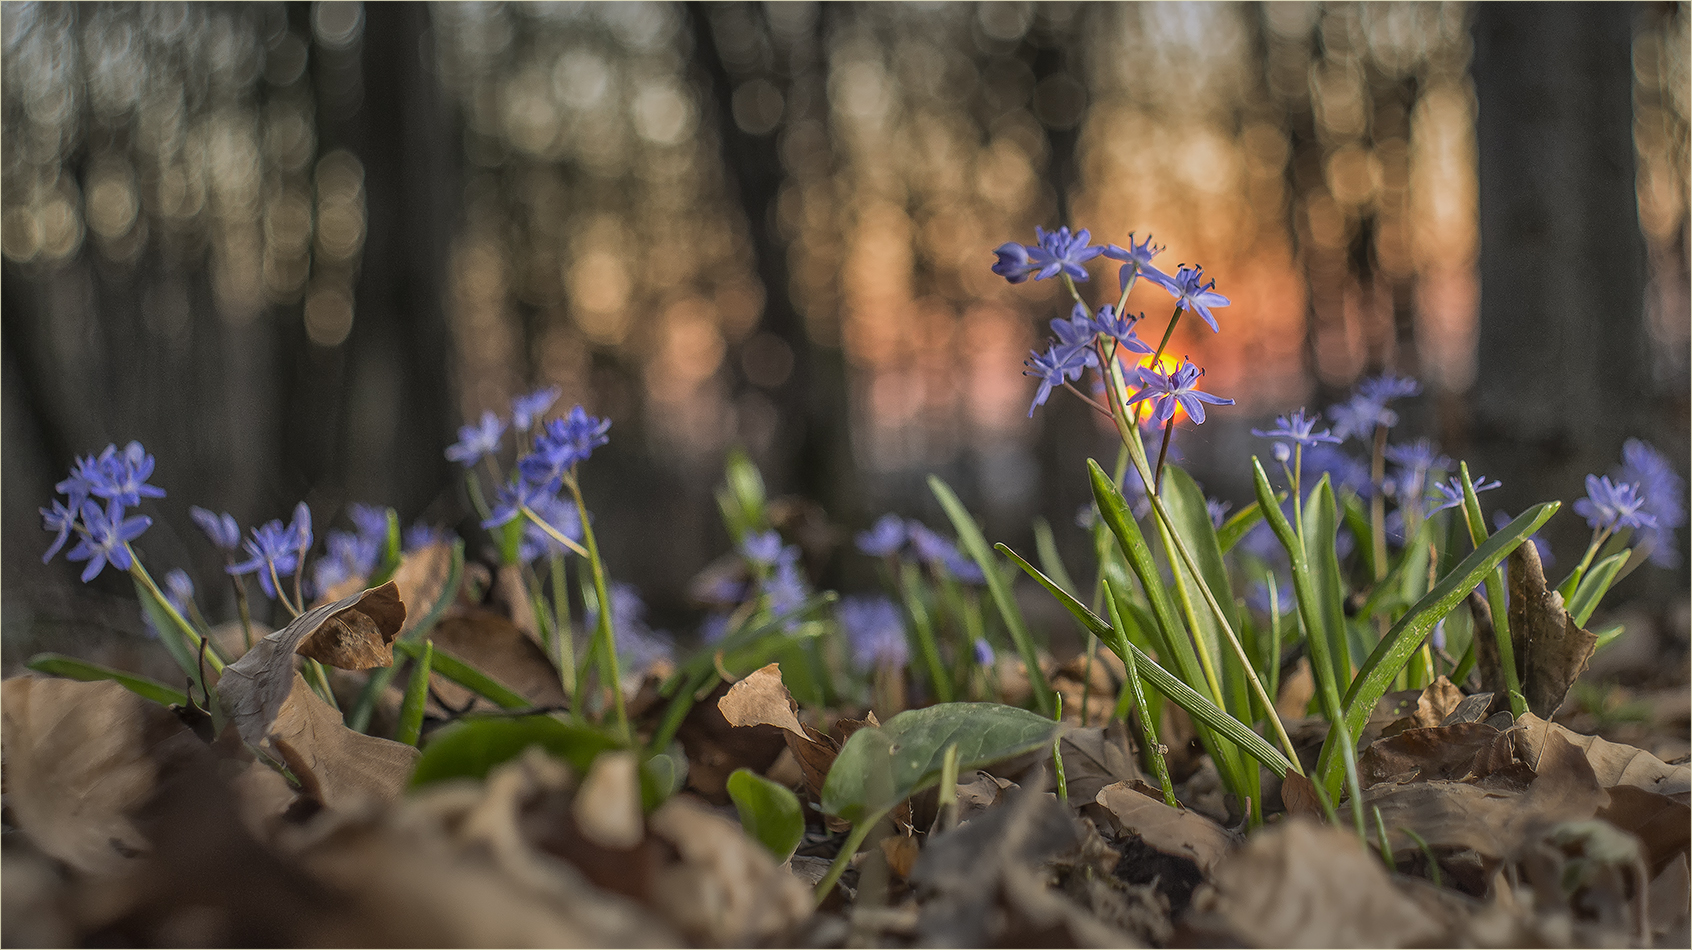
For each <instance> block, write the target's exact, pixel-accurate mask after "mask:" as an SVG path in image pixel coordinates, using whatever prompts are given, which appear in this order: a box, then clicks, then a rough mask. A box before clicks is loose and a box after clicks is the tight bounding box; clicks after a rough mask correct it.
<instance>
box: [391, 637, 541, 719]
mask: <svg viewBox="0 0 1692 950" xmlns="http://www.w3.org/2000/svg"><path fill="white" fill-rule="evenodd" d="M394 649H396V650H398V651H399V652H401V653H404V654H405V655H406V656H408V657H410V658H411V659H413V660H421V659H422V657H423V646H422V645H421V644H419V643H417V642H416V641H415V640H395V641H394ZM429 665H430V667H431V669H432V670H433V671H434V672H436V673H439V674H441V675H442V676H444V677H446V678H447V679H449V680H452V681H453V682H454V683H457V684H458V685H460V686H462V687H464V688H465V689H467V690H469V691H471V692H472V693H475V694H476V695H478V696H481V697H483V698H485V699H488V700H490V701H492V702H493V704H494V705H496V706H498V707H499V708H501V709H528V708H530V707H531V706H533V705H534V703H531V702H529V700H528V699H527V697H524V696H523V695H521V694H519V693H518V692H516V691H515V690H513V689H511V688H510V687H508V686H506V685H505V684H503V683H501V682H499V681H498V680H496V679H494V678H493V677H491V676H489V675H488V674H486V673H483V672H482V671H481V670H478V669H476V668H475V667H474V666H471V665H470V664H468V663H466V662H464V661H463V660H460V659H459V658H457V657H455V656H453V655H452V654H450V653H440V652H436V653H434V654H433V655H432V656H431V658H430V660H429ZM389 669H392V667H389Z"/></svg>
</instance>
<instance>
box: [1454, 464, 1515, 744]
mask: <svg viewBox="0 0 1692 950" xmlns="http://www.w3.org/2000/svg"><path fill="white" fill-rule="evenodd" d="M1457 471H1458V474H1459V475H1460V476H1461V478H1462V480H1463V514H1464V519H1463V521H1464V524H1466V525H1467V526H1468V528H1469V540H1470V541H1471V542H1472V543H1473V544H1474V546H1475V548H1476V549H1477V550H1478V549H1479V548H1480V546H1481V545H1482V544H1485V543H1486V539H1487V531H1486V522H1485V521H1484V520H1482V518H1481V510H1480V501H1479V500H1478V499H1477V498H1476V497H1475V486H1474V482H1472V481H1471V480H1470V479H1469V463H1467V462H1459V463H1458V465H1457ZM1529 543H1531V542H1529ZM1506 564H1507V562H1500V563H1499V565H1498V567H1497V568H1495V569H1494V570H1493V574H1492V577H1491V579H1489V580H1488V581H1487V582H1486V600H1487V606H1488V607H1490V608H1492V633H1493V637H1494V638H1495V639H1496V640H1497V643H1498V665H1499V666H1500V667H1502V668H1503V670H1502V672H1503V674H1504V688H1505V690H1506V692H1507V693H1508V694H1509V698H1510V714H1511V715H1513V716H1515V717H1516V718H1518V719H1520V718H1521V717H1522V716H1523V715H1524V714H1525V713H1526V712H1527V711H1528V706H1527V698H1526V697H1525V696H1523V695H1522V681H1521V677H1520V676H1518V675H1517V673H1516V645H1515V643H1514V641H1512V640H1511V638H1510V619H1509V616H1508V615H1507V610H1508V608H1507V606H1506V604H1505V603H1504V592H1505V591H1506V590H1508V589H1509V587H1508V583H1509V569H1508V567H1507V566H1506Z"/></svg>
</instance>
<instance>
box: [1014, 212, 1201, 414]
mask: <svg viewBox="0 0 1692 950" xmlns="http://www.w3.org/2000/svg"><path fill="white" fill-rule="evenodd" d="M1034 233H1035V237H1036V243H1034V244H1018V243H1016V242H1014V241H1011V242H1008V243H1005V244H1001V245H999V247H997V248H996V249H994V251H993V253H994V254H996V255H998V258H999V260H998V262H997V263H995V264H994V265H993V268H992V269H993V273H995V274H998V275H999V276H1001V277H1003V278H1005V279H1006V280H1008V281H1010V282H1011V283H1013V284H1020V283H1022V282H1023V281H1025V280H1027V279H1029V278H1030V277H1032V278H1033V279H1034V280H1044V279H1046V278H1049V277H1059V276H1061V277H1063V278H1064V279H1065V280H1066V281H1069V282H1070V289H1071V292H1072V293H1073V292H1074V282H1075V281H1085V280H1087V269H1086V268H1085V267H1084V266H1083V265H1084V264H1086V263H1087V262H1088V261H1090V260H1092V259H1094V258H1096V257H1098V256H1100V255H1103V256H1105V257H1108V258H1111V259H1113V260H1119V261H1122V262H1123V264H1122V268H1121V269H1120V270H1119V271H1118V283H1119V285H1120V289H1121V292H1122V298H1121V300H1119V301H1118V302H1117V303H1115V304H1104V305H1103V306H1100V307H1099V308H1098V309H1097V310H1096V311H1095V310H1092V309H1090V308H1088V306H1087V305H1086V304H1085V303H1083V302H1082V301H1081V300H1080V298H1079V296H1077V297H1076V302H1075V306H1074V308H1073V309H1072V310H1071V312H1070V315H1069V317H1068V318H1067V319H1064V318H1058V319H1054V320H1053V321H1052V322H1051V327H1052V333H1053V338H1052V339H1051V340H1049V341H1048V342H1047V344H1046V349H1045V351H1044V352H1041V351H1039V350H1034V351H1032V352H1031V353H1030V354H1029V359H1028V360H1026V361H1024V365H1026V366H1027V367H1028V369H1027V370H1025V371H1024V375H1026V376H1033V377H1034V378H1036V379H1037V380H1039V385H1038V387H1036V389H1035V391H1034V401H1033V402H1032V403H1030V404H1029V406H1028V415H1029V416H1030V417H1032V416H1033V415H1034V410H1035V409H1036V408H1037V407H1039V406H1043V405H1045V404H1046V400H1047V399H1048V398H1050V397H1051V394H1052V390H1053V389H1055V388H1057V387H1059V386H1069V385H1071V384H1072V383H1074V382H1076V381H1077V380H1079V379H1080V378H1081V375H1082V373H1083V372H1085V371H1086V370H1088V369H1095V370H1101V372H1102V370H1103V366H1104V364H1102V363H1101V362H1100V360H1101V359H1105V360H1112V359H1116V358H1117V357H1118V355H1119V354H1122V353H1123V352H1124V351H1126V352H1127V353H1134V354H1140V355H1147V354H1153V353H1155V352H1156V351H1154V350H1153V348H1152V347H1150V346H1148V345H1146V343H1145V341H1143V340H1141V339H1140V337H1139V335H1138V334H1137V333H1136V332H1135V330H1134V327H1135V325H1136V324H1137V323H1139V322H1140V321H1141V320H1143V319H1145V314H1143V313H1142V314H1139V315H1138V316H1128V315H1127V314H1123V313H1118V312H1117V311H1118V308H1120V307H1121V305H1122V302H1123V301H1125V300H1127V296H1128V290H1129V288H1130V287H1132V286H1133V284H1134V281H1135V280H1137V279H1138V278H1140V277H1144V278H1146V279H1147V280H1149V281H1151V282H1152V283H1154V284H1156V285H1157V286H1159V287H1162V288H1163V289H1164V290H1166V291H1168V292H1169V294H1170V295H1171V296H1173V297H1174V298H1175V317H1174V318H1172V319H1179V317H1180V315H1181V314H1182V313H1185V312H1189V311H1190V312H1192V313H1196V314H1198V316H1199V318H1200V319H1202V320H1203V321H1204V322H1205V323H1206V324H1207V325H1208V326H1209V327H1210V329H1211V331H1212V332H1219V327H1218V326H1217V324H1216V315H1215V313H1213V312H1212V308H1214V307H1226V306H1228V303H1229V301H1228V298H1227V297H1224V296H1223V295H1221V294H1219V293H1217V292H1216V289H1215V288H1216V281H1214V280H1211V281H1206V280H1205V279H1204V269H1203V268H1202V267H1187V266H1186V265H1182V266H1181V267H1180V268H1178V269H1177V270H1176V272H1175V275H1174V276H1173V277H1171V276H1170V275H1168V274H1165V273H1164V272H1163V271H1161V270H1159V269H1158V268H1157V267H1156V266H1154V265H1153V264H1152V258H1154V257H1156V256H1157V255H1158V254H1159V253H1160V252H1161V251H1162V250H1163V248H1161V247H1157V246H1154V245H1153V244H1152V242H1151V237H1150V236H1148V237H1147V238H1146V239H1145V240H1144V241H1142V242H1140V243H1139V244H1136V243H1134V236H1133V235H1132V234H1130V235H1129V236H1128V246H1127V247H1126V248H1124V247H1119V246H1117V245H1115V244H1109V245H1105V246H1103V247H1097V246H1094V245H1092V244H1091V240H1092V235H1091V234H1090V233H1089V232H1088V231H1087V229H1085V228H1083V229H1081V230H1080V231H1077V232H1075V233H1074V234H1071V233H1070V231H1069V229H1068V228H1058V229H1057V230H1056V231H1047V230H1045V229H1043V228H1035V229H1034ZM1106 342H1108V343H1109V344H1110V345H1109V348H1108V349H1106V348H1105V345H1104V344H1105V343H1106ZM1203 375H1204V371H1203V370H1201V369H1199V368H1198V367H1196V366H1194V365H1193V364H1192V363H1191V362H1188V361H1185V360H1183V361H1182V363H1181V365H1180V366H1178V367H1176V368H1174V369H1172V370H1168V371H1163V370H1160V369H1159V368H1158V367H1156V366H1133V367H1129V368H1126V369H1125V370H1124V372H1123V380H1124V382H1125V383H1127V384H1128V385H1129V386H1132V387H1135V388H1136V389H1137V391H1136V392H1135V393H1134V395H1133V396H1132V397H1130V398H1128V399H1127V400H1126V402H1127V404H1128V405H1135V404H1137V403H1139V402H1141V401H1145V400H1149V401H1150V405H1151V407H1152V420H1153V422H1154V423H1155V424H1157V425H1166V424H1167V423H1169V422H1170V420H1171V419H1173V418H1174V415H1175V409H1176V406H1180V407H1181V408H1183V409H1185V410H1186V412H1187V415H1189V416H1190V417H1191V418H1192V420H1193V422H1194V423H1202V422H1204V407H1205V405H1206V404H1209V405H1213V406H1231V405H1233V404H1234V400H1232V399H1225V398H1222V397H1220V396H1214V395H1211V394H1210V393H1206V392H1201V391H1200V390H1199V389H1198V381H1199V378H1200V377H1201V376H1203Z"/></svg>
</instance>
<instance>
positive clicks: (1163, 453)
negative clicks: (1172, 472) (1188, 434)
mask: <svg viewBox="0 0 1692 950" xmlns="http://www.w3.org/2000/svg"><path fill="white" fill-rule="evenodd" d="M1174 434H1175V416H1174V415H1173V414H1172V415H1170V417H1169V421H1168V422H1165V423H1164V424H1163V445H1161V446H1159V447H1158V450H1157V471H1156V472H1155V473H1153V475H1152V488H1153V490H1154V491H1159V492H1161V491H1163V460H1164V459H1165V458H1167V457H1168V456H1169V439H1170V437H1171V436H1173V435H1174Z"/></svg>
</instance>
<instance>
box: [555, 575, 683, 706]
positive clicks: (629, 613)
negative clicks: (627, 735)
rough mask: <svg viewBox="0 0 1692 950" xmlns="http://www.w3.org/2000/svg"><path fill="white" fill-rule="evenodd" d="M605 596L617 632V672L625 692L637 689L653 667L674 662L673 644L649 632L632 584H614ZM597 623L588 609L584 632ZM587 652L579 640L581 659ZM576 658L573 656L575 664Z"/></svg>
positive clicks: (596, 616)
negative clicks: (619, 674) (608, 601)
mask: <svg viewBox="0 0 1692 950" xmlns="http://www.w3.org/2000/svg"><path fill="white" fill-rule="evenodd" d="M609 593H610V596H611V623H612V626H614V627H615V628H616V630H617V661H618V669H619V671H620V672H621V674H622V677H623V687H624V690H625V691H627V690H629V689H633V688H635V687H638V686H639V685H640V681H641V679H642V678H643V677H644V676H645V675H646V673H647V672H648V671H649V670H651V669H652V667H653V666H654V665H656V664H658V663H672V662H674V661H675V642H674V640H673V639H672V638H671V637H670V635H669V634H668V633H667V632H665V631H662V630H653V629H652V627H651V626H649V625H648V624H647V622H646V602H645V601H643V600H641V599H640V591H639V590H637V589H636V588H635V586H634V585H633V584H625V583H622V582H620V581H619V582H614V583H612V584H611V588H610V591H609ZM598 623H599V611H597V610H594V609H592V608H589V610H588V611H587V617H586V625H587V629H589V630H592V629H593V628H594V627H595V626H596V625H597V624H598ZM587 649H588V644H587V642H586V641H583V642H582V643H581V644H580V650H581V652H582V656H585V655H586V652H587ZM580 659H581V657H577V660H578V661H580Z"/></svg>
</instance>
